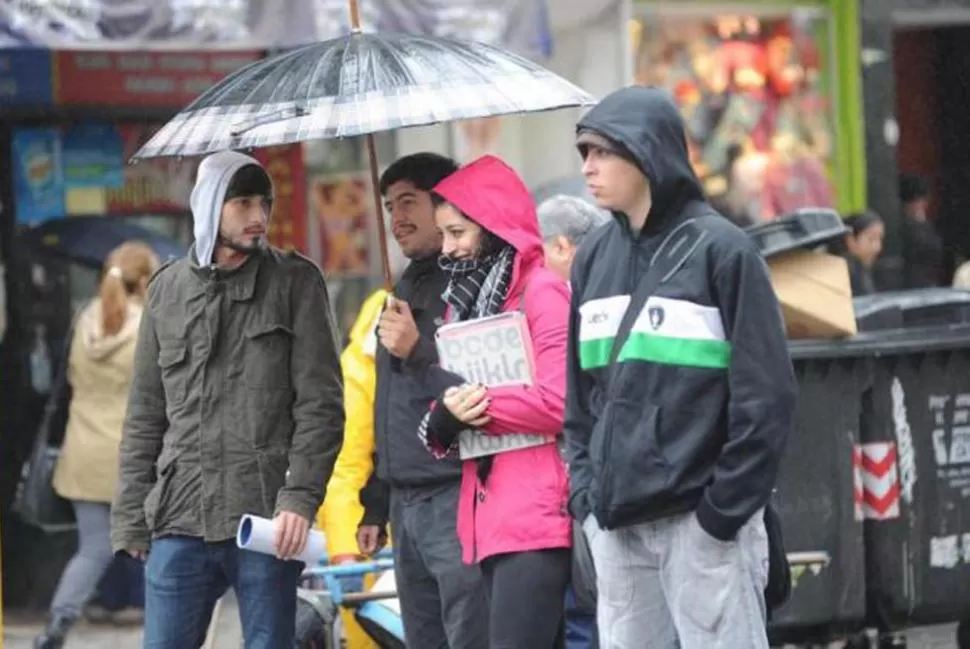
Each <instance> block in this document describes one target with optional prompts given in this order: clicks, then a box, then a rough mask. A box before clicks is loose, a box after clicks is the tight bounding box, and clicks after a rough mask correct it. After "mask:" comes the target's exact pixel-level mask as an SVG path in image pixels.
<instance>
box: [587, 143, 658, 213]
mask: <svg viewBox="0 0 970 649" xmlns="http://www.w3.org/2000/svg"><path fill="white" fill-rule="evenodd" d="M585 152H586V155H585V157H584V158H583V175H584V176H585V177H586V186H587V187H588V188H589V193H590V194H592V196H593V198H595V199H596V203H597V204H598V205H599V206H600V207H602V208H603V209H606V210H615V211H617V212H627V211H628V210H630V209H631V208H632V207H633V206H635V205H637V203H639V202H640V201H641V200H642V198H643V196H644V194H645V193H646V192H648V191H649V187H648V185H647V179H646V177H645V176H644V175H643V174H642V173H641V172H640V170H639V169H638V168H637V166H636V165H634V164H633V163H632V162H630V161H629V160H627V159H626V158H624V157H622V156H619V155H617V154H616V153H614V152H612V151H610V150H609V149H606V148H603V147H600V146H597V145H595V144H591V145H588V146H586V147H585Z"/></svg>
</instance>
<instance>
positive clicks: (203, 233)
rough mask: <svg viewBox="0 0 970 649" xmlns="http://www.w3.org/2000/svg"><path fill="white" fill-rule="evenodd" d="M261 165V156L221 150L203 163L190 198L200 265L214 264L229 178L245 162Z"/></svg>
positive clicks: (200, 165)
mask: <svg viewBox="0 0 970 649" xmlns="http://www.w3.org/2000/svg"><path fill="white" fill-rule="evenodd" d="M251 164H254V165H258V166H259V167H262V166H263V165H261V164H260V163H259V160H256V159H255V158H251V157H249V156H248V155H245V154H242V153H238V152H236V151H220V152H219V153H213V154H212V155H210V156H207V157H206V158H205V159H204V160H203V161H202V162H201V163H200V164H199V171H198V175H197V176H196V179H195V188H194V189H193V190H192V196H191V198H189V206H190V207H191V208H192V219H193V221H194V223H195V228H194V234H195V247H194V250H195V257H196V258H195V260H194V261H196V262H197V263H198V264H199V266H209V265H211V264H212V253H213V252H215V249H216V239H217V238H218V236H219V219H220V217H221V216H222V205H223V203H224V202H225V198H226V190H227V189H228V188H229V182H230V181H231V180H232V177H233V176H234V175H235V173H236V172H237V171H239V170H240V169H242V168H243V167H245V166H246V165H251Z"/></svg>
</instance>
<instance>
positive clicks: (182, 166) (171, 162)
mask: <svg viewBox="0 0 970 649" xmlns="http://www.w3.org/2000/svg"><path fill="white" fill-rule="evenodd" d="M159 128H161V124H119V125H117V129H118V133H119V135H120V136H121V143H122V151H123V154H122V157H123V159H124V160H128V159H130V158H131V156H132V155H133V154H134V153H135V151H137V150H138V149H139V148H140V147H141V146H142V145H143V144H144V143H145V142H147V141H148V139H149V138H150V137H151V136H152V135H154V134H155V132H156V131H158V129H159ZM198 166H199V158H153V159H149V160H140V161H139V162H137V163H135V164H126V165H125V166H124V168H123V169H122V181H123V182H122V184H121V186H120V187H117V188H110V187H109V188H108V189H107V195H106V208H107V212H108V213H109V214H139V213H145V212H156V213H171V212H184V211H187V210H188V209H189V195H190V194H191V193H192V186H193V184H194V182H195V171H196V169H197V168H198Z"/></svg>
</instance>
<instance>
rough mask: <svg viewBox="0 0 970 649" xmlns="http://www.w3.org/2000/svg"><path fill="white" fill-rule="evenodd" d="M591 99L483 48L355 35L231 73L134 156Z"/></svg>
mask: <svg viewBox="0 0 970 649" xmlns="http://www.w3.org/2000/svg"><path fill="white" fill-rule="evenodd" d="M595 101H596V100H595V99H594V98H593V97H592V96H591V95H589V94H587V93H586V92H585V91H583V90H582V89H580V88H578V87H577V86H575V85H573V84H572V83H570V82H568V81H566V80H565V79H563V78H561V77H559V76H558V75H556V74H553V73H552V72H550V71H548V70H546V69H545V68H543V67H541V66H539V65H537V64H535V63H533V62H531V61H529V60H528V59H525V58H523V57H521V56H518V55H516V54H513V53H511V52H506V51H503V50H501V49H499V48H496V47H492V46H490V45H485V44H482V43H468V42H461V41H456V40H451V39H446V38H433V37H427V36H415V35H406V34H379V33H362V32H354V33H351V34H349V35H347V36H344V37H341V38H335V39H331V40H328V41H325V42H322V43H317V44H314V45H309V46H306V47H302V48H300V49H297V50H293V51H290V52H286V53H283V54H280V55H278V56H275V57H273V58H270V59H266V60H263V61H258V62H256V63H254V64H252V65H250V66H248V67H245V68H243V69H241V70H238V71H237V72H234V73H233V74H231V75H229V76H228V77H226V78H225V79H223V80H222V81H221V82H219V83H218V84H216V85H215V86H213V87H212V88H210V89H209V90H208V91H207V92H205V93H204V94H203V95H202V96H200V97H199V98H198V99H197V100H196V101H194V102H192V104H190V105H189V106H188V107H187V108H185V109H184V110H183V111H182V112H180V113H179V114H178V115H176V116H175V117H174V118H173V119H172V120H171V121H170V122H168V124H166V125H165V126H164V127H163V128H162V129H161V130H159V131H158V133H156V134H155V136H154V137H152V139H151V140H149V141H148V142H147V143H146V144H145V145H144V146H143V147H142V148H141V149H140V150H139V151H138V152H137V153H136V154H135V156H134V159H138V158H150V157H159V156H184V155H201V154H205V153H211V152H214V151H220V150H225V149H245V148H252V147H263V146H272V145H277V144H288V143H291V142H301V141H304V140H312V139H329V138H343V137H354V136H359V135H369V134H372V133H377V132H381V131H389V130H394V129H398V128H404V127H409V126H423V125H428V124H436V123H439V122H447V121H453V120H463V119H471V118H476V117H489V116H494V115H508V114H514V113H530V112H538V111H544V110H554V109H557V108H565V107H569V106H583V105H589V104H593V103H595Z"/></svg>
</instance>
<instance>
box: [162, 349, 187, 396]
mask: <svg viewBox="0 0 970 649" xmlns="http://www.w3.org/2000/svg"><path fill="white" fill-rule="evenodd" d="M187 357H188V350H187V349H186V345H185V342H184V341H162V342H160V343H159V348H158V367H159V369H160V370H161V373H162V388H163V389H164V391H165V403H166V404H168V405H169V406H176V405H178V404H180V403H182V401H183V400H184V399H185V392H186V386H187V385H188V363H186V359H187Z"/></svg>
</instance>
